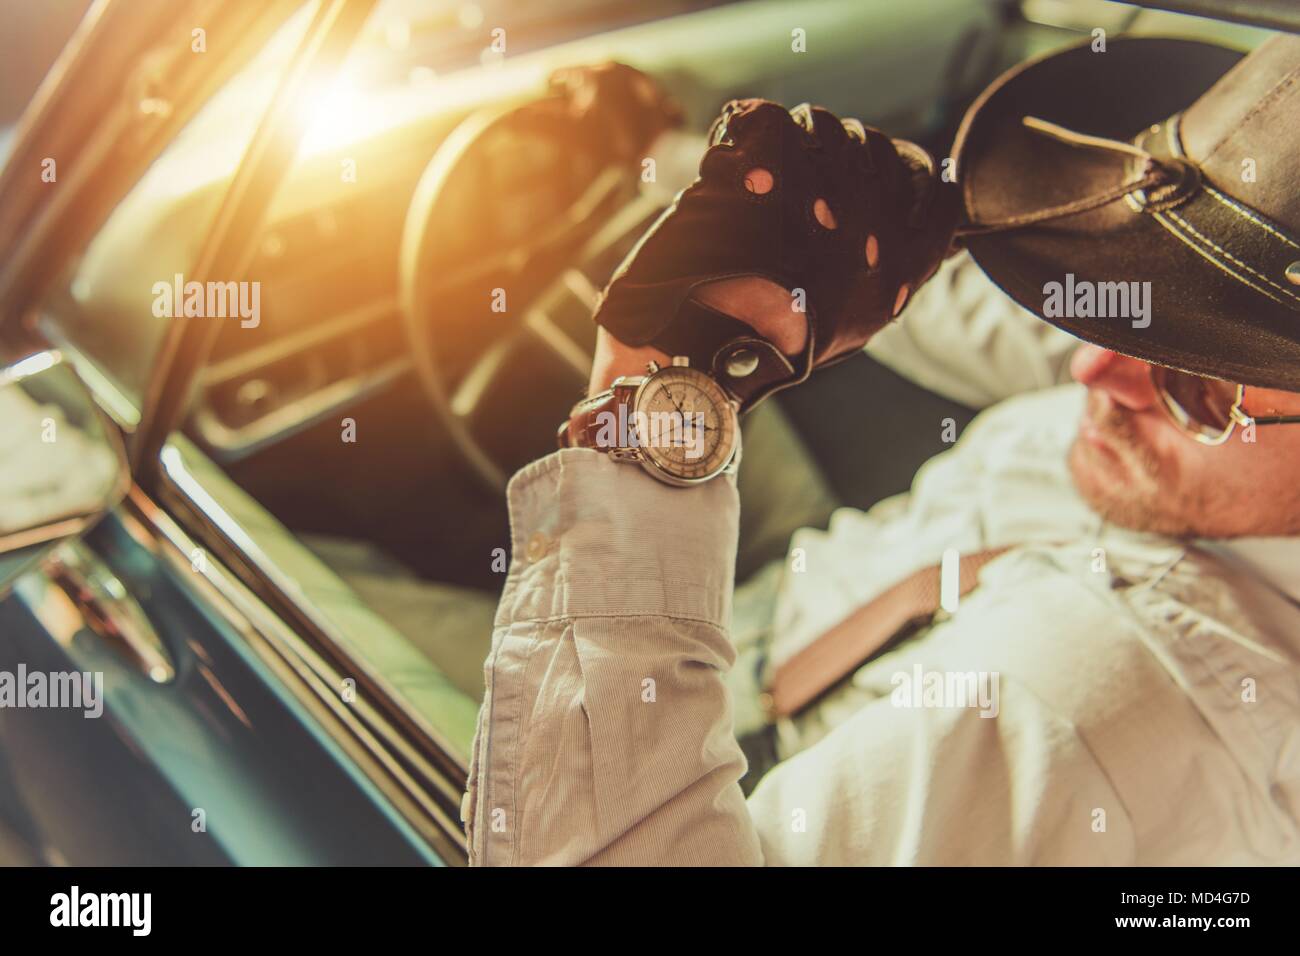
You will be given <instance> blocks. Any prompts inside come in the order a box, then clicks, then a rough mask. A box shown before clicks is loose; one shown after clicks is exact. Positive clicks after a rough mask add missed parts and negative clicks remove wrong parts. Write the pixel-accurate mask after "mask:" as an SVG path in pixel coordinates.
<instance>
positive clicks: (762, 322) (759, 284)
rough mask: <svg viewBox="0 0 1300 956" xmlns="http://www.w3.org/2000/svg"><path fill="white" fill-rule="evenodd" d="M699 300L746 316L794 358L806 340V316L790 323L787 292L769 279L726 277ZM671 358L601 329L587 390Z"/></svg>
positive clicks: (641, 372)
mask: <svg viewBox="0 0 1300 956" xmlns="http://www.w3.org/2000/svg"><path fill="white" fill-rule="evenodd" d="M697 298H698V299H699V300H700V301H702V302H704V303H705V304H707V305H709V306H711V307H713V308H715V309H717V310H718V311H720V312H723V313H725V314H726V315H731V316H735V317H736V318H738V319H741V320H743V321H744V322H745V323H746V324H747V325H749V326H751V327H752V328H753V329H754V331H755V332H757V333H758V334H759V335H761V336H762V337H763V338H765V339H767V340H768V341H769V342H771V343H772V344H773V345H775V346H776V347H777V348H778V349H779V350H780V351H781V352H782V353H783V354H785V355H786V356H788V357H790V358H795V357H796V356H798V355H799V354H800V353H802V352H803V350H804V346H805V343H806V342H807V339H808V323H807V320H806V318H805V317H804V316H803V315H798V316H795V317H793V318H795V319H796V320H797V321H791V316H790V315H789V309H790V296H789V293H787V292H786V291H785V290H784V289H782V288H780V287H778V286H775V285H773V284H772V283H770V282H765V281H763V280H762V279H756V278H753V277H752V276H751V277H746V278H743V279H723V280H722V281H720V282H716V283H713V284H712V285H708V286H705V287H704V288H702V289H701V290H700V292H699V294H698V296H697ZM671 358H672V356H670V355H669V354H668V353H666V352H664V351H663V350H662V349H657V348H655V347H654V346H653V345H624V344H623V343H622V342H620V341H619V340H618V339H616V338H614V336H612V335H611V334H610V333H609V332H608V331H606V330H605V329H603V328H602V329H600V330H599V331H598V332H597V333H596V355H595V359H594V360H593V362H592V365H591V381H590V383H589V386H588V394H590V395H595V394H596V393H598V392H603V391H604V390H605V389H607V388H609V385H610V383H611V382H613V381H614V379H616V378H618V377H619V376H620V375H644V374H645V370H646V365H647V364H649V363H650V362H658V363H659V364H660V365H661V366H664V365H667V364H668V363H669V361H670V360H671Z"/></svg>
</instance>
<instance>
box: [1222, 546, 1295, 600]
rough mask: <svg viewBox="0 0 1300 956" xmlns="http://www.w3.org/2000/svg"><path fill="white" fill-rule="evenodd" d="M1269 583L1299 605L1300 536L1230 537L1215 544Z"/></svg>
mask: <svg viewBox="0 0 1300 956" xmlns="http://www.w3.org/2000/svg"><path fill="white" fill-rule="evenodd" d="M1214 543H1215V544H1217V545H1218V546H1219V547H1220V548H1222V549H1224V550H1225V551H1227V552H1228V553H1229V554H1233V555H1235V556H1236V557H1237V558H1239V559H1240V560H1241V561H1243V562H1244V563H1245V564H1246V565H1247V566H1248V567H1249V568H1250V569H1251V570H1252V571H1254V572H1255V573H1256V574H1258V575H1259V576H1260V578H1261V579H1263V580H1264V581H1265V582H1267V583H1268V584H1271V585H1272V586H1273V587H1275V588H1277V589H1278V590H1279V591H1281V592H1282V593H1283V594H1285V595H1286V596H1287V597H1289V598H1290V599H1291V600H1293V601H1295V602H1296V603H1300V537H1291V538H1231V539H1228V540H1226V541H1216V542H1214Z"/></svg>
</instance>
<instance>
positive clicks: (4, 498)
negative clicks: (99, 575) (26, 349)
mask: <svg viewBox="0 0 1300 956" xmlns="http://www.w3.org/2000/svg"><path fill="white" fill-rule="evenodd" d="M130 486H131V469H130V466H129V464H128V463H127V458H126V449H125V448H124V447H123V445H122V436H121V434H120V433H119V431H118V428H117V426H116V425H115V424H114V423H113V422H112V421H110V420H109V419H108V417H107V416H105V415H104V413H103V412H102V411H101V410H100V408H99V406H98V405H97V404H96V403H95V399H94V398H93V396H92V395H91V394H90V390H89V389H87V388H86V386H85V385H84V384H83V383H82V381H81V379H80V378H79V377H78V376H77V373H76V372H75V371H74V370H73V368H72V366H71V365H69V364H68V363H67V362H65V361H64V360H63V357H62V356H61V355H60V354H59V353H58V352H37V353H36V354H35V355H30V356H28V357H27V358H24V359H22V360H21V361H19V362H16V363H15V364H13V365H10V366H9V367H7V368H3V369H0V595H3V594H5V593H7V591H8V590H9V587H10V586H11V585H12V584H13V583H14V581H15V580H17V579H18V578H19V577H21V576H22V575H23V574H24V573H25V572H26V571H27V570H28V569H29V568H30V567H32V565H34V564H35V563H36V562H37V561H39V560H40V559H41V558H42V557H43V556H44V555H45V554H46V552H48V551H49V550H50V549H51V548H53V547H54V545H56V544H58V543H59V542H60V541H65V540H67V539H69V538H73V537H76V536H77V535H80V534H81V533H82V532H84V531H86V530H88V529H89V528H90V527H91V526H92V525H94V523H95V522H96V521H98V520H99V519H100V518H102V517H103V516H104V515H105V514H106V513H108V511H110V510H111V509H112V508H114V507H115V506H116V505H117V504H118V502H120V501H121V500H122V498H123V497H124V496H125V495H126V492H127V490H128V489H129V488H130Z"/></svg>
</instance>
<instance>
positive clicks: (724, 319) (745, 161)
mask: <svg viewBox="0 0 1300 956" xmlns="http://www.w3.org/2000/svg"><path fill="white" fill-rule="evenodd" d="M711 143H712V145H711V146H710V148H709V150H708V152H707V153H706V154H705V156H704V159H703V162H702V163H701V165H700V176H699V178H698V179H697V180H696V182H695V183H694V184H693V185H692V186H690V187H689V188H688V189H686V190H685V191H684V192H683V193H682V194H681V195H680V196H679V197H678V199H677V201H676V202H675V203H674V205H673V206H672V208H671V209H669V210H668V212H667V213H665V215H664V216H663V217H662V218H661V219H660V220H659V221H658V222H657V223H656V224H655V226H654V227H653V228H652V229H651V231H650V233H649V234H648V235H647V236H646V237H645V238H644V239H643V240H642V241H641V243H639V244H638V246H637V248H636V250H635V251H634V252H633V254H632V255H631V256H630V257H629V259H628V260H627V261H626V262H625V263H624V264H623V266H622V267H621V268H620V269H619V271H618V273H617V274H616V275H615V277H614V279H613V280H612V281H611V283H610V286H609V288H608V289H607V290H606V292H605V296H604V298H603V300H602V302H601V304H600V306H599V307H598V309H597V312H596V321H597V322H598V323H599V324H600V325H601V326H602V327H603V328H604V329H605V330H607V331H608V332H609V333H611V334H612V336H613V337H614V339H616V340H617V341H618V342H619V343H621V345H622V346H625V347H624V348H616V347H614V346H612V345H611V344H610V343H609V342H608V340H605V341H602V344H601V348H600V354H599V355H598V358H597V367H596V370H595V374H594V377H595V378H605V377H606V376H607V375H609V374H611V373H613V374H627V373H628V372H629V371H633V372H640V371H641V370H642V369H643V367H644V363H645V362H646V361H649V360H650V359H655V360H659V361H662V359H661V357H662V356H666V355H669V354H678V355H687V356H689V357H690V358H691V360H692V364H693V365H695V366H696V367H698V368H703V369H704V370H706V371H709V372H711V373H712V374H713V375H714V376H715V377H716V378H718V380H719V381H720V382H721V383H722V384H723V385H724V386H726V387H727V388H728V389H729V390H731V391H732V392H733V393H734V394H736V395H737V396H738V397H739V398H740V399H741V401H742V406H743V407H745V408H748V407H752V406H753V405H754V404H755V403H756V402H758V401H759V400H760V399H762V398H763V397H765V396H766V395H768V394H771V393H772V392H773V391H776V390H777V389H779V388H784V387H786V386H789V385H792V384H795V383H797V382H799V381H802V380H803V379H804V378H806V377H807V375H808V374H809V373H810V372H811V370H812V368H813V367H814V366H815V365H823V364H826V363H828V362H831V361H834V360H836V359H838V358H841V357H844V356H846V355H848V354H851V353H852V352H853V351H855V350H857V349H859V348H861V347H862V346H863V345H864V344H865V343H866V342H867V340H868V339H869V338H870V337H871V336H872V335H873V334H874V333H875V332H876V331H877V330H879V329H880V328H882V327H883V326H884V325H885V324H887V323H888V322H889V321H890V319H892V318H893V317H894V316H896V315H897V314H898V313H899V312H901V311H902V309H903V307H904V306H905V305H906V303H907V301H908V299H909V298H910V296H911V294H912V293H913V292H914V291H915V290H916V289H917V288H918V287H919V286H920V285H921V283H923V282H925V281H926V280H927V279H928V278H929V277H930V276H931V275H932V274H933V273H934V271H935V269H936V268H937V267H938V265H939V263H940V261H942V259H943V256H944V255H945V253H946V252H947V251H948V248H949V245H950V242H951V238H952V233H953V228H954V225H955V222H956V216H957V208H958V203H957V202H956V197H955V195H954V193H955V190H953V189H951V188H950V187H946V186H944V185H943V184H942V183H941V181H940V177H939V176H938V174H937V169H936V167H935V165H934V163H933V162H932V161H931V159H930V157H929V156H928V154H926V153H925V152H924V150H921V149H920V148H919V147H917V146H915V145H914V144H911V143H907V142H904V141H901V140H900V141H895V140H891V139H889V138H888V137H887V136H885V135H884V134H883V133H880V132H879V131H877V130H874V129H871V128H869V127H865V126H863V125H862V124H861V123H859V122H857V121H856V120H844V121H841V120H839V119H838V118H837V117H835V116H834V115H833V114H831V113H829V112H827V111H825V110H822V109H817V108H809V107H807V106H803V107H799V108H798V109H796V110H794V111H793V112H787V111H786V110H785V109H783V108H782V107H780V106H778V105H777V104H775V103H770V102H766V101H762V100H739V101H733V102H732V103H730V104H728V106H727V107H726V108H725V109H724V111H723V114H722V116H721V117H720V118H719V120H718V121H717V122H716V123H715V124H714V129H713V132H712V134H711ZM755 332H757V335H755V334H754V333H755ZM742 340H744V341H742ZM742 349H743V350H744V351H747V352H749V353H752V354H751V355H748V356H746V358H747V359H752V356H753V355H756V356H757V358H758V364H757V365H756V366H755V365H754V363H753V362H752V361H745V362H735V361H733V359H734V358H735V357H736V354H737V352H738V351H740V350H742ZM624 363H625V364H626V365H627V366H634V368H629V367H623V365H624ZM593 384H601V383H596V382H595V381H593Z"/></svg>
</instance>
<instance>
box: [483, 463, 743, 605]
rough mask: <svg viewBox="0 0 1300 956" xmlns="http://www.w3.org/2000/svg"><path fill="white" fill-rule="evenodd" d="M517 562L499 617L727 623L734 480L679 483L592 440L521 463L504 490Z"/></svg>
mask: <svg viewBox="0 0 1300 956" xmlns="http://www.w3.org/2000/svg"><path fill="white" fill-rule="evenodd" d="M506 498H507V502H508V504H509V508H510V537H511V550H512V554H513V560H512V561H511V565H510V574H509V576H508V577H507V579H506V586H505V590H504V591H503V593H502V597H501V603H500V605H499V607H498V610H497V619H496V625H497V626H498V627H501V626H508V625H510V624H511V623H517V622H522V621H539V620H549V619H565V618H568V619H571V618H576V617H613V616H622V615H638V616H645V615H662V616H666V617H673V618H683V619H687V620H696V621H703V622H705V623H708V624H712V625H714V626H716V627H719V628H724V629H725V628H726V627H727V626H728V624H729V622H730V617H731V591H732V584H733V581H734V575H735V566H736V539H737V533H738V522H739V514H740V502H739V499H738V496H737V494H736V483H735V478H734V477H733V476H730V475H724V476H719V477H718V478H715V479H713V480H712V481H708V482H705V483H704V484H703V485H699V486H695V487H690V488H675V487H672V486H671V485H666V484H664V483H663V482H661V481H658V480H656V479H655V478H652V477H651V476H650V475H648V474H646V473H645V472H644V471H643V470H642V469H641V467H640V466H639V465H636V464H634V463H632V464H629V463H620V462H615V461H612V460H611V459H610V457H609V456H608V455H606V454H602V453H600V452H597V451H593V450H591V449H588V448H566V449H564V450H562V451H558V452H555V453H554V454H551V455H548V456H547V457H545V458H542V459H540V460H538V461H535V462H533V463H532V464H530V465H528V466H527V467H525V468H523V469H522V470H520V471H519V472H518V473H517V474H516V475H515V476H514V477H513V478H512V479H511V480H510V484H509V486H508V487H507V489H506Z"/></svg>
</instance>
